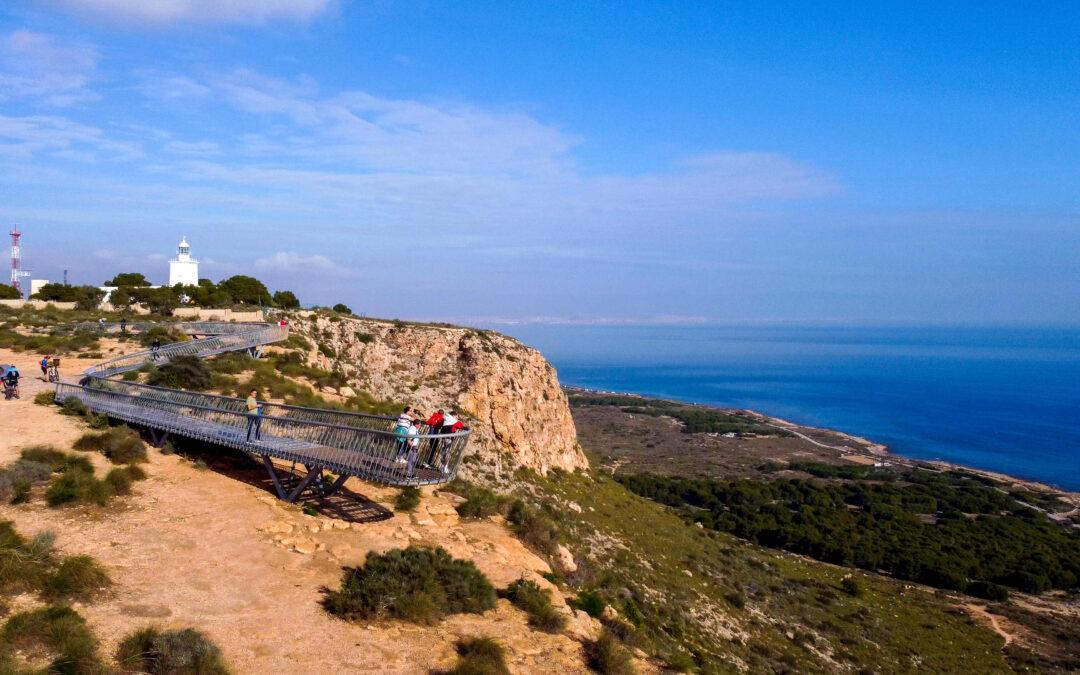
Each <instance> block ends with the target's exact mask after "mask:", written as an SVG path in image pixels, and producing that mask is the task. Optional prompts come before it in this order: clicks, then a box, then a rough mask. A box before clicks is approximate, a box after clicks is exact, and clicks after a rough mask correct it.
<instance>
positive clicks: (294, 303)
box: [273, 291, 300, 309]
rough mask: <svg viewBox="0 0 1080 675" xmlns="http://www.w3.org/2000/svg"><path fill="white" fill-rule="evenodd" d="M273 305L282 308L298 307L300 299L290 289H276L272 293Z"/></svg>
mask: <svg viewBox="0 0 1080 675" xmlns="http://www.w3.org/2000/svg"><path fill="white" fill-rule="evenodd" d="M273 299H274V305H276V306H278V307H280V308H282V309H299V308H300V299H299V298H297V297H296V294H295V293H293V292H292V291H277V292H275V293H274V298H273Z"/></svg>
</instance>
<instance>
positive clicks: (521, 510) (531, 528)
mask: <svg viewBox="0 0 1080 675" xmlns="http://www.w3.org/2000/svg"><path fill="white" fill-rule="evenodd" d="M506 519H507V520H508V521H510V524H511V526H512V527H513V529H514V534H516V535H517V536H518V538H519V539H521V541H523V542H525V543H526V544H528V545H529V546H532V547H533V548H534V549H536V550H537V551H540V552H541V553H547V554H549V555H550V554H552V553H554V552H555V547H556V546H557V545H558V543H559V528H558V526H557V525H555V521H553V520H552V519H551V518H550V517H549V516H547V514H545V513H542V512H541V511H539V510H537V509H534V508H532V507H530V506H529V505H527V504H526V503H525V502H523V501H521V500H520V499H518V500H515V501H514V503H513V504H511V505H510V513H509V514H508V515H507V517H506Z"/></svg>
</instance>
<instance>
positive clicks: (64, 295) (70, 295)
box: [32, 284, 105, 309]
mask: <svg viewBox="0 0 1080 675" xmlns="http://www.w3.org/2000/svg"><path fill="white" fill-rule="evenodd" d="M104 297H105V291H103V290H101V289H100V288H97V287H95V286H67V285H65V284H45V285H44V286H42V287H41V288H39V289H38V292H37V293H35V294H34V295H33V296H32V299H34V300H46V301H49V302H74V303H76V306H77V307H78V308H79V309H95V308H96V307H97V306H98V305H100V304H101V300H102V298H104Z"/></svg>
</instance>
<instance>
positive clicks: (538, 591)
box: [503, 579, 566, 633]
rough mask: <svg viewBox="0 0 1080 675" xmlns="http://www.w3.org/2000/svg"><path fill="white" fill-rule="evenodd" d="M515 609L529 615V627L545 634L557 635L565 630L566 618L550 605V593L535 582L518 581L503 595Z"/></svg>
mask: <svg viewBox="0 0 1080 675" xmlns="http://www.w3.org/2000/svg"><path fill="white" fill-rule="evenodd" d="M503 595H504V597H506V598H507V599H508V600H509V601H510V602H512V603H513V604H514V606H515V607H518V608H519V609H521V610H523V611H524V612H525V613H526V614H528V615H529V625H530V626H532V627H534V628H538V629H540V630H542V631H544V632H546V633H558V632H560V631H562V630H563V629H564V628H566V616H565V615H563V614H562V613H561V612H559V610H557V609H555V606H554V605H552V604H551V591H549V590H547V589H546V588H540V586H539V585H538V584H537V583H536V582H535V581H530V580H528V579H518V580H517V581H515V582H514V583H512V584H510V585H509V586H507V588H506V591H505V592H504V593H503Z"/></svg>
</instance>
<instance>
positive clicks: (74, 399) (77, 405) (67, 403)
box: [60, 396, 90, 417]
mask: <svg viewBox="0 0 1080 675" xmlns="http://www.w3.org/2000/svg"><path fill="white" fill-rule="evenodd" d="M60 408H61V410H60V414H61V415H70V416H72V417H82V416H84V415H86V413H88V412H90V409H89V408H87V407H86V404H85V403H83V402H82V399H81V398H79V397H78V396H68V397H67V398H65V399H64V404H63V405H62V406H60Z"/></svg>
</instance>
